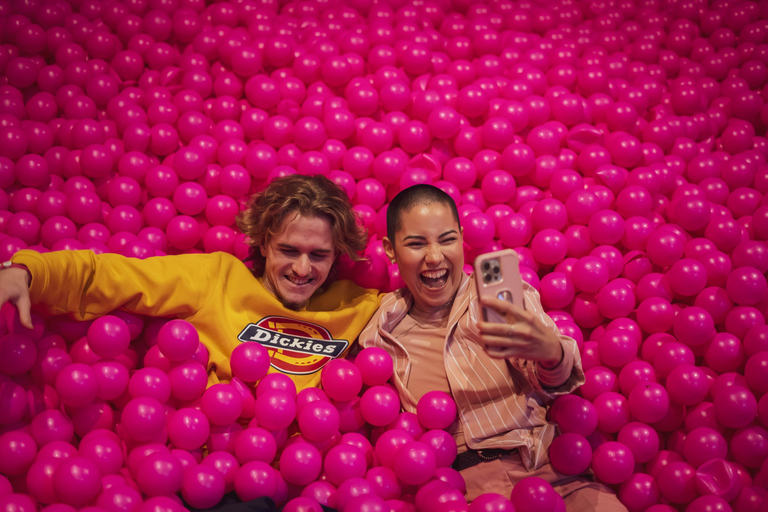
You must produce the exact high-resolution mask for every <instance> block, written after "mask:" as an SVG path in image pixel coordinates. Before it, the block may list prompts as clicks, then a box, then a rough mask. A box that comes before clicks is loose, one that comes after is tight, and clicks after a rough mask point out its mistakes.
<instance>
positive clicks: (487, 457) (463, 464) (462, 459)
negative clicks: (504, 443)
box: [451, 448, 517, 471]
mask: <svg viewBox="0 0 768 512" xmlns="http://www.w3.org/2000/svg"><path fill="white" fill-rule="evenodd" d="M516 451H517V448H514V449H512V450H502V449H501V448H491V449H488V450H467V451H465V452H463V453H460V454H458V455H457V456H456V460H454V461H453V464H451V467H452V468H453V469H455V470H456V471H462V470H464V469H467V468H471V467H472V466H477V465H478V464H480V463H481V462H489V461H492V460H496V459H500V458H502V457H503V456H504V455H510V454H512V453H515V452H516Z"/></svg>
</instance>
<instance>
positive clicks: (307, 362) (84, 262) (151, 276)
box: [13, 251, 379, 390]
mask: <svg viewBox="0 0 768 512" xmlns="http://www.w3.org/2000/svg"><path fill="white" fill-rule="evenodd" d="M13 262H14V263H22V264H24V265H26V266H27V267H28V268H29V271H30V272H31V274H32V283H31V285H30V296H31V300H32V303H33V304H36V305H37V306H36V309H38V310H42V311H43V312H46V313H48V314H54V315H56V314H62V313H72V314H73V316H74V317H75V318H76V319H78V320H91V319H93V318H96V317H99V316H102V315H105V314H108V313H109V312H110V311H112V310H114V309H123V310H125V311H128V312H131V313H137V314H141V315H150V316H163V317H172V318H181V319H184V320H186V321H188V322H190V323H191V324H192V325H194V326H195V328H197V331H198V333H199V334H200V341H202V342H203V343H204V344H205V346H206V347H208V351H209V353H210V358H209V363H208V375H209V383H215V382H217V381H220V380H223V381H227V380H229V379H231V376H232V374H231V370H230V366H229V356H230V354H231V353H232V350H233V349H234V348H235V347H236V346H238V345H239V344H240V343H244V342H257V343H261V344H262V345H263V346H264V347H265V348H267V349H268V350H269V353H270V355H271V363H272V364H271V367H270V373H274V372H282V373H284V374H286V375H288V376H289V377H291V378H292V379H293V381H294V382H295V383H296V387H297V389H299V390H301V389H303V388H305V387H309V386H319V384H320V370H321V369H322V367H323V366H324V365H325V364H326V363H327V362H329V361H330V360H332V359H334V358H338V357H343V356H344V355H345V354H346V353H347V351H348V350H349V348H350V346H351V345H352V343H353V342H354V341H355V339H356V338H357V335H358V334H359V333H360V331H361V330H362V329H363V327H365V325H366V323H367V322H368V320H369V319H370V318H371V316H372V315H373V313H374V312H375V311H376V309H377V308H378V305H379V299H378V296H377V294H376V290H365V289H363V288H360V287H358V286H357V285H355V284H354V283H352V282H351V281H336V282H334V283H333V284H331V285H330V286H329V287H328V289H327V290H326V291H324V292H323V293H320V294H317V295H315V296H314V297H312V299H311V300H310V302H309V305H308V306H307V307H306V308H305V309H303V310H301V311H293V310H289V309H286V308H285V307H283V305H282V304H281V303H280V301H278V300H277V298H276V297H275V296H274V295H272V294H271V293H269V292H268V291H267V290H266V289H265V288H264V286H263V285H262V283H261V279H258V278H255V277H254V276H253V275H252V274H251V272H250V270H249V269H248V268H247V267H246V266H245V265H244V264H243V263H242V262H241V261H240V260H238V259H237V258H235V257H234V256H232V255H229V254H226V253H215V254H185V255H179V256H162V257H155V258H148V259H145V260H139V259H135V258H126V257H123V256H120V255H116V254H102V255H98V256H97V255H95V254H94V253H93V252H91V251H57V252H51V253H46V254H38V253H36V252H34V251H19V252H18V253H17V254H16V255H15V256H14V257H13Z"/></svg>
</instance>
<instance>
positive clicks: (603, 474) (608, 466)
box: [592, 441, 635, 484]
mask: <svg viewBox="0 0 768 512" xmlns="http://www.w3.org/2000/svg"><path fill="white" fill-rule="evenodd" d="M634 465H635V459H634V456H633V455H632V452H631V451H630V450H629V448H627V447H626V446H625V445H623V444H622V443H618V442H614V441H609V442H607V443H603V444H601V445H600V446H599V447H598V448H597V449H596V450H595V452H594V454H593V455H592V469H593V471H594V472H595V476H596V477H597V478H599V479H600V480H602V481H603V482H606V483H610V484H618V483H621V482H623V481H624V480H626V479H627V478H629V476H630V475H631V474H632V471H633V469H634Z"/></svg>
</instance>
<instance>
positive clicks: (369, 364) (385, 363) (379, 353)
mask: <svg viewBox="0 0 768 512" xmlns="http://www.w3.org/2000/svg"><path fill="white" fill-rule="evenodd" d="M355 366H357V368H358V369H359V370H360V374H361V376H362V378H363V384H365V385H366V386H380V385H382V384H385V383H386V382H387V381H388V380H389V378H390V377H391V376H392V371H393V368H392V358H391V357H390V355H389V354H388V353H387V352H386V351H385V350H383V349H381V348H377V347H369V348H366V349H363V350H361V351H360V353H359V354H358V355H357V357H356V358H355Z"/></svg>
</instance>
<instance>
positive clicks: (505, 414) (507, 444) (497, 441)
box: [359, 275, 584, 469]
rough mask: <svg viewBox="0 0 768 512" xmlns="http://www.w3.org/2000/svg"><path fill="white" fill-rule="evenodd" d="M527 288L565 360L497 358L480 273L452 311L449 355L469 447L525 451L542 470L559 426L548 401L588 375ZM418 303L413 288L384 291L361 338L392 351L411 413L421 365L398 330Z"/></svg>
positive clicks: (528, 461)
mask: <svg viewBox="0 0 768 512" xmlns="http://www.w3.org/2000/svg"><path fill="white" fill-rule="evenodd" d="M523 291H524V295H525V307H526V309H527V310H528V311H532V312H533V313H534V314H537V315H538V316H539V318H540V319H541V321H542V322H543V323H544V324H545V325H546V326H547V327H548V328H551V329H552V330H553V331H554V332H556V333H557V334H558V336H559V338H560V342H561V343H562V344H563V351H564V354H565V356H564V359H563V361H562V363H561V364H560V365H558V366H557V367H556V368H553V369H551V370H548V369H545V368H543V367H541V366H540V365H538V364H536V363H535V362H532V361H526V360H521V359H517V358H512V359H493V358H491V357H489V356H488V355H487V354H486V353H485V351H484V350H483V348H482V347H481V346H480V345H479V344H478V340H479V336H480V333H479V330H478V328H477V323H478V322H479V321H480V319H481V318H482V316H481V312H480V305H479V302H478V300H477V291H476V287H475V282H474V278H473V277H469V276H466V275H465V276H464V277H463V278H462V281H461V284H460V285H459V290H458V292H457V294H456V298H455V300H454V303H453V306H452V308H451V313H450V316H449V320H448V329H447V336H446V340H445V347H444V349H443V360H444V362H445V372H446V375H447V377H448V383H449V385H450V389H451V393H452V395H453V398H454V400H456V405H457V408H458V411H459V419H460V421H461V423H462V427H463V431H464V436H465V440H466V443H467V446H468V447H469V448H472V449H482V448H503V449H512V448H518V449H519V451H520V454H521V457H522V459H523V462H524V463H525V465H526V467H527V468H528V469H534V468H540V467H541V466H543V465H544V464H546V463H547V462H548V460H549V457H548V455H547V448H548V447H549V445H550V443H551V442H552V439H554V436H555V428H556V427H555V425H554V424H552V423H549V422H548V421H547V419H546V414H547V402H549V401H550V400H552V399H554V398H555V397H556V396H558V395H564V394H568V393H571V392H573V391H574V390H575V389H576V388H578V387H579V386H580V385H581V384H583V383H584V372H583V371H582V369H581V357H580V355H579V349H578V347H577V345H576V342H575V341H574V340H573V339H572V338H569V337H568V336H564V335H562V334H560V332H559V331H558V330H557V326H556V325H555V322H554V321H553V320H552V319H551V318H550V317H549V316H548V315H547V314H546V313H545V312H544V309H543V308H542V306H541V301H540V299H539V293H538V292H537V291H536V289H535V288H533V287H532V286H530V285H529V284H528V283H526V282H523ZM412 303H413V297H412V296H411V294H410V292H409V291H408V290H407V289H406V288H403V289H400V290H397V291H395V292H392V293H389V294H387V295H386V296H384V298H383V299H382V301H381V306H380V307H379V310H378V312H377V313H376V314H375V315H374V316H373V318H372V319H371V321H370V322H369V323H368V325H367V326H366V327H365V329H363V332H362V333H361V334H360V337H359V342H360V345H361V346H362V347H363V348H367V347H380V348H383V349H384V350H386V351H387V352H388V353H389V355H390V356H392V360H393V362H394V366H395V372H394V375H393V377H392V380H393V382H394V384H395V387H396V388H397V390H398V392H399V394H400V401H401V403H402V405H403V408H404V409H405V410H406V411H409V412H416V404H417V400H416V399H415V397H414V396H413V395H412V394H411V393H410V392H409V391H408V388H407V383H408V380H409V376H410V372H411V368H412V366H413V365H412V364H411V358H410V355H409V353H408V343H409V340H408V339H395V338H394V337H393V336H392V334H391V333H392V330H393V329H394V328H395V326H397V324H398V323H400V321H401V320H402V319H403V318H404V317H405V315H407V314H408V311H410V309H411V305H412ZM558 385H559V386H558ZM552 386H557V388H552Z"/></svg>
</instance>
